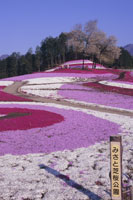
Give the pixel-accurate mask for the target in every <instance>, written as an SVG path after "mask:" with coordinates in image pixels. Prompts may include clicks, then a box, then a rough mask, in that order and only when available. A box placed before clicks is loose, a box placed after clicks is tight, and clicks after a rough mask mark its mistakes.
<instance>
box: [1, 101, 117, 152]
mask: <svg viewBox="0 0 133 200" xmlns="http://www.w3.org/2000/svg"><path fill="white" fill-rule="evenodd" d="M0 107H2V108H5V109H6V110H8V109H9V110H10V109H11V108H14V107H15V109H17V108H19V109H20V108H21V109H26V110H25V112H26V113H28V112H29V113H30V112H31V113H33V111H31V109H32V110H35V113H37V116H35V115H34V117H35V120H34V119H33V120H34V122H35V121H36V122H35V123H36V127H37V123H38V128H31V127H30V126H29V128H31V129H27V130H20V129H19V126H18V125H17V124H16V127H17V129H18V130H16V131H12V130H8V131H3V132H0V155H4V154H19V155H21V154H28V153H42V152H43V153H49V152H54V151H58V150H61V151H62V150H65V149H75V148H80V147H88V146H89V145H93V144H95V143H96V142H100V141H103V140H108V138H109V136H110V135H112V134H117V133H118V132H119V125H117V124H115V123H112V122H109V121H107V120H103V119H100V118H97V117H94V116H92V115H88V114H86V113H83V112H80V111H74V110H64V109H57V108H54V107H46V106H39V105H33V106H31V105H17V104H16V105H12V104H10V105H9V104H8V105H1V106H0ZM28 110H29V111H28ZM41 110H42V113H41ZM44 111H48V112H52V113H58V115H61V116H63V117H64V121H62V117H60V122H59V123H55V124H53V125H50V126H46V127H45V119H42V116H43V112H44ZM21 112H22V110H21ZM35 113H34V114H35ZM39 113H40V114H41V117H39V116H40V114H39ZM44 113H45V112H44ZM51 115H52V114H51ZM29 117H30V115H27V116H24V118H25V119H26V118H27V120H28V118H29ZM34 117H33V118H34ZM46 117H47V116H46V115H45V117H44V118H46ZM19 118H22V117H21V116H19ZM31 118H32V115H31ZM31 118H30V119H31ZM8 120H11V123H12V120H13V118H10V119H8ZM31 120H32V119H31ZM40 120H44V127H39V124H40V123H41V122H40ZM51 120H52V119H51ZM56 120H57V119H56ZM2 121H3V122H4V123H5V124H6V120H5V121H4V120H2ZM28 122H29V123H30V120H28ZM26 123H27V122H26ZM24 124H25V122H24ZM5 126H6V125H5ZM32 126H33V125H32ZM41 126H43V124H41ZM5 128H6V127H5Z"/></svg>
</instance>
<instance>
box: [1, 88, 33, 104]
mask: <svg viewBox="0 0 133 200" xmlns="http://www.w3.org/2000/svg"><path fill="white" fill-rule="evenodd" d="M0 101H32V100H29V99H26V98H23V97H19V96H15V95H13V94H9V93H6V92H4V91H1V90H0Z"/></svg>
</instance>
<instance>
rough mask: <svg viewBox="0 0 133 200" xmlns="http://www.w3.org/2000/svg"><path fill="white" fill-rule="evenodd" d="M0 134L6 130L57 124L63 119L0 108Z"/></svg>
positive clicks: (45, 113)
mask: <svg viewBox="0 0 133 200" xmlns="http://www.w3.org/2000/svg"><path fill="white" fill-rule="evenodd" d="M0 114H2V115H4V116H3V117H0V132H2V131H7V130H27V129H31V128H39V127H40V128H41V127H45V126H50V125H52V124H54V123H59V122H61V121H63V120H64V118H63V117H62V116H61V115H59V114H56V113H52V112H48V111H44V110H43V111H42V110H32V109H26V108H23V109H22V108H0Z"/></svg>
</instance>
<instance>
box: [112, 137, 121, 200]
mask: <svg viewBox="0 0 133 200" xmlns="http://www.w3.org/2000/svg"><path fill="white" fill-rule="evenodd" d="M110 157H111V158H110V160H111V162H110V168H111V199H112V200H123V198H122V139H121V136H111V137H110Z"/></svg>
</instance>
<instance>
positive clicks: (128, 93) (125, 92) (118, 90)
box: [83, 82, 133, 96]
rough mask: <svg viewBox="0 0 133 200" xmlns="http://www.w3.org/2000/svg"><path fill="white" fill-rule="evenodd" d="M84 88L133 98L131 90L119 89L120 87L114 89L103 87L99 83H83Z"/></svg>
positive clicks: (132, 90) (113, 87) (112, 87)
mask: <svg viewBox="0 0 133 200" xmlns="http://www.w3.org/2000/svg"><path fill="white" fill-rule="evenodd" d="M83 85H84V86H88V87H92V88H96V89H98V90H100V91H102V92H104V91H107V92H116V93H119V94H124V95H130V96H133V89H127V88H120V87H115V86H108V85H103V84H100V83H97V82H95V83H90V82H89V83H84V84H83Z"/></svg>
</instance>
